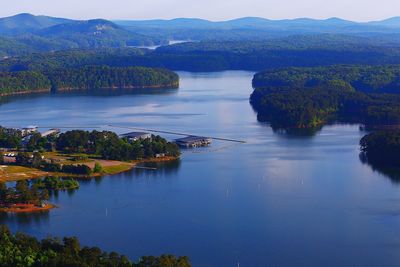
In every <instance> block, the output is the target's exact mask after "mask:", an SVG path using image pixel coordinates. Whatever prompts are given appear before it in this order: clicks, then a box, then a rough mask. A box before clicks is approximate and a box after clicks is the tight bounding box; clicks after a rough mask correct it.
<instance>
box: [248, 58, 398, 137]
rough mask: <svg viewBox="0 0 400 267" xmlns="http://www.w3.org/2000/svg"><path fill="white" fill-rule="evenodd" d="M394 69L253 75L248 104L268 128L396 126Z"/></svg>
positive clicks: (322, 69) (301, 70)
mask: <svg viewBox="0 0 400 267" xmlns="http://www.w3.org/2000/svg"><path fill="white" fill-rule="evenodd" d="M399 79H400V66H399V65H393V66H392V65H390V66H342V65H341V66H329V67H314V68H284V69H277V70H268V71H263V72H260V73H257V74H256V75H255V76H254V79H253V87H254V88H255V90H254V92H253V93H252V95H251V97H250V102H251V104H252V106H253V108H254V109H255V111H256V112H257V113H258V119H259V120H260V121H268V122H270V123H271V126H272V127H273V128H282V129H293V128H297V129H301V128H303V129H305V128H318V127H321V126H323V125H324V124H327V123H330V122H335V121H340V122H356V123H363V124H365V125H367V126H381V125H385V126H386V125H397V124H399V123H400V107H399V105H398V103H400V84H399V82H398V81H399Z"/></svg>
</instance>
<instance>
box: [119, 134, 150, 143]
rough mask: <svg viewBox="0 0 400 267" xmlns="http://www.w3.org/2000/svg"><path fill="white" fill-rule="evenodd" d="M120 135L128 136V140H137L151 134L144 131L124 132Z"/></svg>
mask: <svg viewBox="0 0 400 267" xmlns="http://www.w3.org/2000/svg"><path fill="white" fill-rule="evenodd" d="M120 137H122V138H128V141H129V142H134V141H137V140H145V139H151V134H150V133H146V132H130V133H126V134H121V135H120Z"/></svg>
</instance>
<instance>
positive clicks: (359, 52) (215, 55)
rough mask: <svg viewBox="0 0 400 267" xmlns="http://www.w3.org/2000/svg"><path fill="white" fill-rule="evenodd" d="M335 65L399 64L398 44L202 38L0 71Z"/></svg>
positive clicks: (0, 66) (22, 62) (326, 38)
mask: <svg viewBox="0 0 400 267" xmlns="http://www.w3.org/2000/svg"><path fill="white" fill-rule="evenodd" d="M334 64H336V65H337V64H364V65H365V64H367V65H378V64H400V47H398V46H395V45H390V44H387V43H380V42H378V41H376V42H373V41H371V39H369V41H367V40H365V38H356V37H354V38H349V37H348V36H341V35H336V36H335V35H317V36H312V35H310V36H289V37H287V38H283V39H282V38H281V39H269V40H243V41H213V40H209V41H202V42H191V43H183V44H177V45H172V46H164V47H160V48H158V49H156V50H155V51H150V50H145V49H142V50H141V49H136V48H114V49H113V48H107V49H93V50H66V51H57V52H52V53H35V54H29V55H25V56H20V57H12V58H9V59H6V60H2V61H0V70H2V71H22V70H31V71H32V70H33V71H38V70H39V71H43V70H46V69H53V68H80V67H82V66H87V65H107V66H114V67H126V66H145V67H158V68H167V69H171V70H185V71H221V70H252V71H261V70H265V69H272V68H282V67H289V66H298V67H313V66H328V65H334Z"/></svg>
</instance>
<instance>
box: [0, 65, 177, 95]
mask: <svg viewBox="0 0 400 267" xmlns="http://www.w3.org/2000/svg"><path fill="white" fill-rule="evenodd" d="M178 86H179V76H178V75H177V74H176V73H174V72H172V71H169V70H165V69H154V68H144V67H107V66H86V67H81V68H73V69H68V68H63V69H47V70H43V71H18V72H0V95H12V94H22V93H34V92H50V91H51V90H74V89H86V90H90V89H101V88H159V87H173V88H177V87H178Z"/></svg>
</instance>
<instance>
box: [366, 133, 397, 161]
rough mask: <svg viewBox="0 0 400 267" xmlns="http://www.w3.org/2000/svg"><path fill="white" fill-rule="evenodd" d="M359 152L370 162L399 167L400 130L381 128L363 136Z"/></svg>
mask: <svg viewBox="0 0 400 267" xmlns="http://www.w3.org/2000/svg"><path fill="white" fill-rule="evenodd" d="M360 148H361V152H362V153H364V155H365V156H366V158H367V160H368V162H369V163H371V164H375V165H381V166H386V167H397V168H400V130H399V129H393V130H384V131H383V130H381V131H376V132H373V133H370V134H367V135H366V136H364V137H363V138H362V139H361V141H360Z"/></svg>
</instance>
